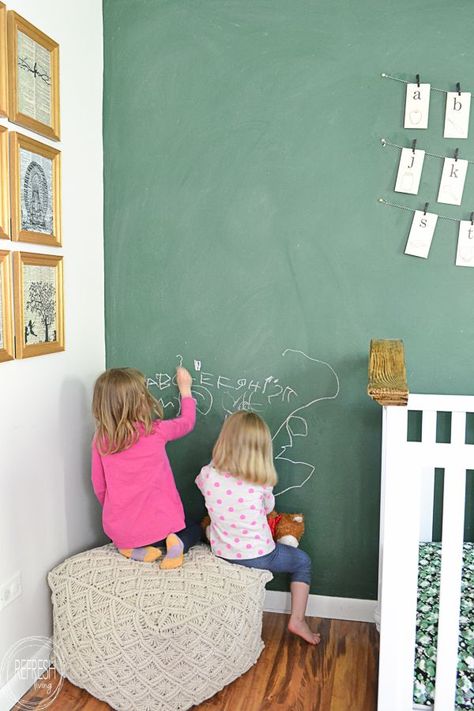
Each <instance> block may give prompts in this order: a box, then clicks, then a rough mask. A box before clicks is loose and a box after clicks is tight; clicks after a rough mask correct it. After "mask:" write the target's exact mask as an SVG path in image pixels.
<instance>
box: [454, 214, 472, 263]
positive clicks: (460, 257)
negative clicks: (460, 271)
mask: <svg viewBox="0 0 474 711" xmlns="http://www.w3.org/2000/svg"><path fill="white" fill-rule="evenodd" d="M456 266H458V267H474V225H473V224H472V223H471V221H470V220H459V235H458V249H457V252H456Z"/></svg>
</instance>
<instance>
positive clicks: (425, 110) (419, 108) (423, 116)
mask: <svg viewBox="0 0 474 711" xmlns="http://www.w3.org/2000/svg"><path fill="white" fill-rule="evenodd" d="M430 92H431V85H430V84H420V86H418V84H407V96H406V101H405V122H404V124H403V125H404V127H405V128H428V114H429V112H430Z"/></svg>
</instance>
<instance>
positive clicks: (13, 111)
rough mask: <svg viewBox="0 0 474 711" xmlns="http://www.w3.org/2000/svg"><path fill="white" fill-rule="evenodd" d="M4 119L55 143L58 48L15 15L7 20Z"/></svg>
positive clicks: (14, 13) (57, 103) (57, 99)
mask: <svg viewBox="0 0 474 711" xmlns="http://www.w3.org/2000/svg"><path fill="white" fill-rule="evenodd" d="M7 40H8V41H7V47H8V118H9V119H10V121H13V123H17V124H20V126H25V128H29V129H30V130H31V131H35V132H36V133H40V134H41V135H43V136H46V137H47V138H52V139H55V140H59V138H60V130H59V45H58V43H57V42H55V41H54V40H52V39H51V38H50V37H48V36H47V35H45V34H44V32H41V30H39V29H38V28H37V27H35V26H34V25H32V24H31V23H29V22H28V21H27V20H25V19H24V18H23V17H21V16H20V15H18V14H17V13H16V12H13V11H12V10H10V11H9V12H8V20H7Z"/></svg>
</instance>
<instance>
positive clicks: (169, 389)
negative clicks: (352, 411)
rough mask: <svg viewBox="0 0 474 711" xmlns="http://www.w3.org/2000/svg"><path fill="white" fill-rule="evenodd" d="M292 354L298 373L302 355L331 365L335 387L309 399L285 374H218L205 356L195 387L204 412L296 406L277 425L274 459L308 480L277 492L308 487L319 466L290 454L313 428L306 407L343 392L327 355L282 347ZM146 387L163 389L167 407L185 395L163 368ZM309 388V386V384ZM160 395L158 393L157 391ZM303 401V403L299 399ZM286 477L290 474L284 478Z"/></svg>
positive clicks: (176, 404)
mask: <svg viewBox="0 0 474 711" xmlns="http://www.w3.org/2000/svg"><path fill="white" fill-rule="evenodd" d="M289 355H293V356H294V357H295V358H296V359H297V361H299V363H298V362H297V364H296V366H295V372H300V371H301V360H303V361H305V360H306V361H309V362H310V363H314V364H316V365H320V366H323V367H324V368H325V369H328V370H329V372H330V373H331V376H332V378H333V379H334V392H333V393H332V394H329V395H321V396H319V397H311V399H309V400H307V401H306V399H307V398H308V394H307V393H302V392H299V391H298V390H297V389H296V386H295V387H292V386H291V385H289V384H286V383H281V382H280V378H277V377H275V376H273V375H268V376H266V377H265V378H260V379H257V378H250V377H248V376H246V377H245V376H243V377H234V378H232V377H227V376H225V375H222V374H220V375H216V374H214V373H211V372H206V371H204V370H202V360H197V359H194V370H195V373H194V374H193V386H192V393H193V396H194V398H195V399H196V401H197V409H198V411H199V412H200V413H201V415H203V416H206V415H208V414H209V413H210V412H211V410H212V409H213V408H214V410H215V409H218V410H221V411H222V412H223V414H224V416H225V417H227V415H230V414H232V413H233V412H236V411H238V410H252V411H253V412H257V413H263V412H264V411H267V410H268V409H269V408H273V407H275V406H277V405H280V406H281V405H282V404H283V405H284V406H285V405H286V406H290V407H291V406H294V409H292V410H291V411H290V412H289V414H287V415H286V416H285V418H284V420H283V421H282V422H281V424H280V425H279V426H278V427H277V428H276V429H275V432H274V434H273V435H272V440H273V445H274V458H275V460H276V461H281V462H286V463H287V465H289V466H290V469H291V470H293V471H300V470H301V469H302V470H303V472H304V476H303V480H302V481H301V482H300V483H297V484H292V485H291V486H287V487H286V488H285V489H283V490H282V491H278V492H276V493H275V496H280V495H281V494H284V493H286V492H287V491H290V490H291V489H299V488H301V487H303V486H304V485H305V484H306V483H307V482H308V481H309V480H310V479H311V477H312V476H313V474H314V473H315V471H316V467H315V465H314V464H312V463H311V462H307V461H302V460H300V459H298V458H295V455H293V456H290V455H291V453H292V450H294V449H295V445H296V443H297V441H298V438H305V437H308V433H309V428H308V422H307V420H306V415H307V411H308V410H309V408H310V407H312V406H313V405H315V404H316V403H318V402H322V401H324V400H335V399H336V398H337V396H338V395H339V390H340V383H339V378H338V375H337V373H336V371H335V370H334V368H333V367H332V366H331V365H330V364H329V363H326V362H325V361H323V360H319V359H318V358H312V357H311V356H309V355H306V353H303V351H300V350H296V349H293V348H286V349H285V350H284V351H283V352H282V357H283V358H286V357H288V356H289ZM176 358H177V359H178V365H179V366H182V365H183V360H184V358H183V356H182V355H181V354H178V355H177V356H176ZM147 386H148V387H149V388H151V389H152V390H154V389H156V390H158V394H157V398H158V400H159V401H160V403H161V404H162V406H163V408H164V410H165V411H166V410H167V408H172V410H176V409H177V410H178V412H179V408H180V399H179V397H178V393H177V391H176V375H175V374H174V373H166V372H158V373H155V375H154V376H153V377H147ZM308 389H310V388H309V387H308ZM154 394H155V395H156V393H154ZM302 400H303V404H300V403H301V401H302ZM285 478H286V477H285Z"/></svg>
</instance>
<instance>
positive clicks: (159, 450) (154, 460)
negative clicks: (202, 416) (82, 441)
mask: <svg viewBox="0 0 474 711" xmlns="http://www.w3.org/2000/svg"><path fill="white" fill-rule="evenodd" d="M195 421H196V401H195V400H194V399H193V398H192V397H183V398H182V400H181V414H180V416H179V417H176V418H175V419H172V420H157V421H156V422H155V423H154V425H153V430H152V432H151V433H150V434H149V435H146V434H145V433H144V432H143V433H142V434H140V437H139V439H138V441H137V442H136V443H135V444H134V445H132V446H131V447H130V448H129V449H124V450H122V451H121V452H116V453H115V454H106V455H101V454H100V453H99V451H98V449H97V446H96V443H95V441H94V442H93V444H92V486H93V488H94V492H95V494H96V496H97V498H98V499H99V502H100V504H101V505H102V524H103V527H104V531H105V533H106V534H107V535H108V536H109V538H110V539H111V540H112V541H113V542H114V544H115V545H116V546H117V548H138V547H140V546H146V545H149V544H150V543H155V542H156V541H161V540H162V539H163V538H166V536H167V535H168V534H169V533H175V532H176V531H181V530H182V529H183V528H184V527H185V522H184V510H183V504H182V502H181V498H180V496H179V493H178V490H177V488H176V484H175V481H174V477H173V472H172V471H171V466H170V463H169V459H168V456H167V454H166V450H165V446H166V443H167V442H169V441H170V440H173V439H178V438H179V437H184V435H186V434H188V432H190V431H191V430H192V429H193V427H194V423H195Z"/></svg>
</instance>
